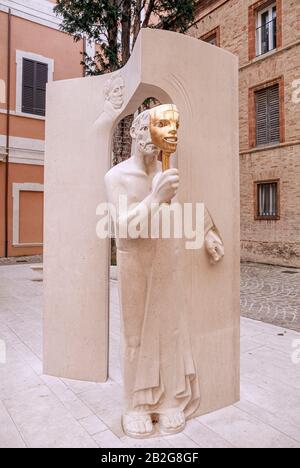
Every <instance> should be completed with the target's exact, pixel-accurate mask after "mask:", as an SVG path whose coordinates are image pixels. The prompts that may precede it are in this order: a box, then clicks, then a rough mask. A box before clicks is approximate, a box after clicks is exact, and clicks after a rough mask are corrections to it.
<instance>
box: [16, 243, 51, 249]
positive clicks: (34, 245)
mask: <svg viewBox="0 0 300 468" xmlns="http://www.w3.org/2000/svg"><path fill="white" fill-rule="evenodd" d="M43 245H44V244H40V243H36V244H35V243H32V244H12V247H13V248H17V249H18V248H24V247H43Z"/></svg>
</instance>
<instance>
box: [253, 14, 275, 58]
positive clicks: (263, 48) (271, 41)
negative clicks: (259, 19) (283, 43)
mask: <svg viewBox="0 0 300 468" xmlns="http://www.w3.org/2000/svg"><path fill="white" fill-rule="evenodd" d="M276 47H277V21H276V18H274V19H273V20H271V21H269V22H268V23H266V24H264V25H263V26H261V27H260V28H257V29H256V55H257V56H259V55H263V54H266V53H267V52H270V51H271V50H274V49H276Z"/></svg>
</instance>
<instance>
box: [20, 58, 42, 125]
mask: <svg viewBox="0 0 300 468" xmlns="http://www.w3.org/2000/svg"><path fill="white" fill-rule="evenodd" d="M47 81H48V64H46V63H41V62H36V61H34V60H29V59H25V58H23V81H22V112H24V113H26V114H35V115H42V116H44V115H45V113H46V84H47Z"/></svg>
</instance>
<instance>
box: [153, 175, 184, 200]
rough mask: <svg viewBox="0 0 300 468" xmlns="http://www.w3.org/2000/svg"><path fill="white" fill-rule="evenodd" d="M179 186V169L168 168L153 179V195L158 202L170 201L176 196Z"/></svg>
mask: <svg viewBox="0 0 300 468" xmlns="http://www.w3.org/2000/svg"><path fill="white" fill-rule="evenodd" d="M178 187H179V172H178V169H168V170H167V171H165V172H161V173H159V174H157V175H156V176H155V177H154V179H153V184H152V196H153V200H154V202H156V203H159V204H160V203H169V202H170V201H171V200H172V198H174V197H175V195H176V193H177V191H178Z"/></svg>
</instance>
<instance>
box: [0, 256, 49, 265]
mask: <svg viewBox="0 0 300 468" xmlns="http://www.w3.org/2000/svg"><path fill="white" fill-rule="evenodd" d="M42 261H43V257H42V255H34V256H31V257H8V258H0V266H1V265H18V264H19V263H24V264H26V263H28V264H32V263H42Z"/></svg>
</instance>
